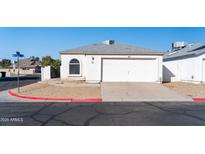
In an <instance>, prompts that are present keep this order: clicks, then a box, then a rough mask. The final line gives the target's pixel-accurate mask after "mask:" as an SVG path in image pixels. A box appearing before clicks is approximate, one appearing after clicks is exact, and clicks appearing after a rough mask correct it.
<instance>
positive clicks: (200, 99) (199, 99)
mask: <svg viewBox="0 0 205 154" xmlns="http://www.w3.org/2000/svg"><path fill="white" fill-rule="evenodd" d="M192 100H193V101H194V102H205V98H192Z"/></svg>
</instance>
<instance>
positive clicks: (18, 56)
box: [13, 51, 24, 93]
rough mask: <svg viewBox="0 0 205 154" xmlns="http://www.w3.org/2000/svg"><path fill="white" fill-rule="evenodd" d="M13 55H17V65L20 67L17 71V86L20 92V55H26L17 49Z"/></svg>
mask: <svg viewBox="0 0 205 154" xmlns="http://www.w3.org/2000/svg"><path fill="white" fill-rule="evenodd" d="M13 57H17V63H18V64H17V67H18V73H17V75H18V76H17V88H18V93H20V82H19V75H20V73H19V69H20V65H19V58H20V57H24V55H23V54H21V53H20V52H18V51H16V54H13Z"/></svg>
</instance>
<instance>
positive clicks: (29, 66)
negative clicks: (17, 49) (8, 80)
mask: <svg viewBox="0 0 205 154" xmlns="http://www.w3.org/2000/svg"><path fill="white" fill-rule="evenodd" d="M19 68H20V70H19V72H20V75H34V74H35V73H40V72H41V64H40V62H39V61H35V60H33V59H32V58H26V59H20V60H19ZM17 69H18V68H17V62H15V64H13V65H11V66H10V67H9V68H0V72H1V74H2V72H3V73H5V76H6V77H10V76H16V75H17V72H18V71H17ZM1 76H2V75H1Z"/></svg>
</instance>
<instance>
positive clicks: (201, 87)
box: [163, 82, 205, 98]
mask: <svg viewBox="0 0 205 154" xmlns="http://www.w3.org/2000/svg"><path fill="white" fill-rule="evenodd" d="M163 85H164V86H166V87H167V88H170V89H171V90H174V91H176V92H178V93H179V94H181V95H184V96H191V97H193V98H194V97H195V98H205V84H193V83H185V82H172V83H164V84H163Z"/></svg>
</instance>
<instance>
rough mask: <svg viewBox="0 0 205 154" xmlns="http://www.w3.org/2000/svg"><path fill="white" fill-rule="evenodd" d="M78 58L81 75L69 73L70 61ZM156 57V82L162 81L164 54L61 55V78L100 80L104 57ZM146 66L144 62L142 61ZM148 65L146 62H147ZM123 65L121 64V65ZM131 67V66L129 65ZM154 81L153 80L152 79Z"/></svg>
mask: <svg viewBox="0 0 205 154" xmlns="http://www.w3.org/2000/svg"><path fill="white" fill-rule="evenodd" d="M73 58H76V59H78V60H79V61H80V66H81V67H80V69H81V71H80V75H76V76H73V75H69V62H70V60H71V59H73ZM106 58H109V59H143V58H146V59H147V58H148V59H149V58H150V59H155V62H156V63H155V68H156V73H155V77H154V78H155V79H156V81H155V82H161V81H162V56H161V55H66V54H62V55H61V60H62V63H61V79H68V78H72V79H82V80H86V81H87V82H100V81H101V79H102V69H103V66H102V63H103V59H106ZM141 65H142V68H143V67H144V64H143V62H142V63H141ZM145 65H146V63H145ZM119 67H121V66H119ZM127 67H129V66H127ZM113 71H115V70H113ZM151 82H152V81H151Z"/></svg>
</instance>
